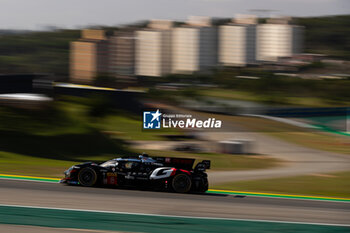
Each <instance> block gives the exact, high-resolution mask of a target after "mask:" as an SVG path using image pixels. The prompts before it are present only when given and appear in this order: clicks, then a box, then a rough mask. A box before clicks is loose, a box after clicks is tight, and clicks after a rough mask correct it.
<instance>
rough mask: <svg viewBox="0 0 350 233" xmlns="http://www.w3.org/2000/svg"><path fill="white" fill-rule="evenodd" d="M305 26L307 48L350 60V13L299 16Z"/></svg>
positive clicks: (301, 23)
mask: <svg viewBox="0 0 350 233" xmlns="http://www.w3.org/2000/svg"><path fill="white" fill-rule="evenodd" d="M296 24H298V25H302V26H304V27H305V50H306V52H312V53H324V54H327V55H330V56H334V57H337V58H342V59H346V60H350V15H340V16H328V17H310V18H297V19H296Z"/></svg>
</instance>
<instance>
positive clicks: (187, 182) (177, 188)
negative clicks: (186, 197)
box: [171, 174, 192, 193]
mask: <svg viewBox="0 0 350 233" xmlns="http://www.w3.org/2000/svg"><path fill="white" fill-rule="evenodd" d="M171 186H172V188H173V190H174V192H177V193H187V192H188V191H190V189H191V186H192V181H191V178H190V177H189V176H188V175H186V174H177V175H176V176H174V178H173V180H172V182H171Z"/></svg>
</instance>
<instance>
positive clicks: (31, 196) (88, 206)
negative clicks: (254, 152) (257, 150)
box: [0, 180, 350, 224]
mask: <svg viewBox="0 0 350 233" xmlns="http://www.w3.org/2000/svg"><path fill="white" fill-rule="evenodd" d="M0 204H2V205H24V206H39V207H40V206H41V207H52V208H71V209H84V210H101V211H115V212H128V213H146V214H159V215H176V216H195V217H219V218H231V219H253V220H275V221H291V222H309V223H323V224H349V223H350V203H349V202H331V201H314V200H296V199H279V198H264V197H248V196H246V197H244V196H240V197H237V196H231V195H219V194H203V195H199V194H176V193H166V192H151V191H139V190H125V189H112V188H85V187H80V186H66V185H62V184H57V183H44V182H28V181H14V180H0Z"/></svg>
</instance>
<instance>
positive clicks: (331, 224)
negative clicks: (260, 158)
mask: <svg viewBox="0 0 350 233" xmlns="http://www.w3.org/2000/svg"><path fill="white" fill-rule="evenodd" d="M1 206H3V207H22V208H33V209H47V210H66V211H81V212H90V213H108V214H127V215H141V216H154V217H170V218H187V219H212V220H231V221H232V220H233V221H234V220H237V221H246V222H267V223H289V224H304V225H320V226H342V227H350V224H336V223H318V222H297V221H282V220H264V219H241V218H218V217H196V216H182V215H166V214H164V215H162V214H146V213H134V212H119V211H108V210H91V209H72V208H59V207H46V206H27V205H8V204H0V207H1Z"/></svg>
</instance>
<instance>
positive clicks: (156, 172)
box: [60, 154, 210, 193]
mask: <svg viewBox="0 0 350 233" xmlns="http://www.w3.org/2000/svg"><path fill="white" fill-rule="evenodd" d="M194 162H195V159H190V158H173V157H149V156H148V155H147V154H143V155H139V156H138V157H121V158H115V159H112V160H108V161H106V162H103V163H100V164H98V163H93V162H87V163H82V164H78V165H74V166H72V167H70V168H69V169H68V170H67V171H65V172H64V174H65V177H64V178H63V179H62V180H61V181H60V182H61V183H66V184H71V185H82V186H88V187H90V186H102V185H106V186H114V187H136V188H142V189H151V190H164V191H172V192H177V193H188V192H199V193H203V192H205V191H207V190H208V176H207V173H206V170H207V169H210V160H203V161H202V162H199V163H197V165H196V166H195V167H194V168H193V165H194Z"/></svg>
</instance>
